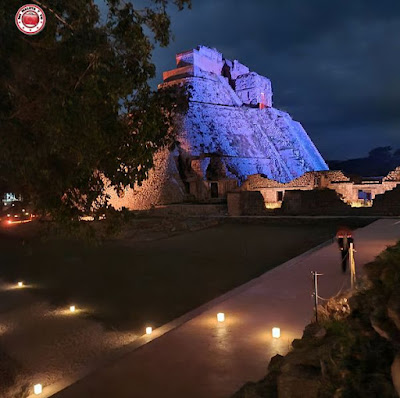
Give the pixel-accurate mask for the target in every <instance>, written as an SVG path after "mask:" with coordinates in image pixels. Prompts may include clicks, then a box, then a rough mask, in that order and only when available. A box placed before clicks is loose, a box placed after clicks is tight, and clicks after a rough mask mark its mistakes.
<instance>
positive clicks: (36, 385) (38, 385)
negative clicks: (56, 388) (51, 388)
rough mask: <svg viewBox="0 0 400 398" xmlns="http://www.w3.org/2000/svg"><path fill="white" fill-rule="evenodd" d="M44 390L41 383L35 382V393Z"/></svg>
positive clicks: (37, 393)
mask: <svg viewBox="0 0 400 398" xmlns="http://www.w3.org/2000/svg"><path fill="white" fill-rule="evenodd" d="M42 391H43V387H42V385H41V384H35V385H34V386H33V392H34V394H35V395H39V394H41V393H42Z"/></svg>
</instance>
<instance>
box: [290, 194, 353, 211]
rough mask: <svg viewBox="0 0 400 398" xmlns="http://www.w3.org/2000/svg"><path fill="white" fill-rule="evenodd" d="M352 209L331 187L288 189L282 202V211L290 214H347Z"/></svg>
mask: <svg viewBox="0 0 400 398" xmlns="http://www.w3.org/2000/svg"><path fill="white" fill-rule="evenodd" d="M351 210H352V209H351V207H350V206H348V205H346V204H345V203H344V202H343V201H342V200H341V199H340V197H339V195H338V194H337V193H336V192H335V191H333V190H331V189H318V190H312V191H303V190H296V191H287V192H286V193H285V197H284V200H283V203H282V212H283V213H284V214H290V215H321V214H322V215H337V214H340V215H345V214H351Z"/></svg>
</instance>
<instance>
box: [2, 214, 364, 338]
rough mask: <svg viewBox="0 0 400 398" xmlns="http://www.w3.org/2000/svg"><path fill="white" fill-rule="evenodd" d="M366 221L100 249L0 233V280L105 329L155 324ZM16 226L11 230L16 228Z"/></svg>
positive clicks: (222, 232)
mask: <svg viewBox="0 0 400 398" xmlns="http://www.w3.org/2000/svg"><path fill="white" fill-rule="evenodd" d="M370 221H371V220H363V219H362V220H361V219H360V220H346V221H343V220H334V219H325V220H312V221H307V220H291V221H284V220H279V219H277V220H271V221H266V222H265V221H263V222H262V223H261V222H260V223H256V224H254V223H252V224H239V223H229V222H228V223H225V224H222V225H219V226H216V227H212V228H208V229H204V230H201V231H197V232H190V233H186V234H182V235H178V236H174V237H171V238H168V239H162V240H154V241H148V242H128V243H127V242H126V241H125V242H122V241H113V242H108V243H106V244H104V245H102V246H100V247H94V246H88V245H86V244H84V243H82V242H76V241H75V242H74V241H66V240H55V239H53V240H46V241H43V240H41V239H39V238H34V239H31V240H30V241H29V242H28V243H25V244H22V238H21V235H18V234H14V233H13V234H9V233H6V232H4V231H0V250H1V266H0V279H3V280H5V281H11V282H16V281H18V280H24V281H26V282H27V283H32V284H33V285H35V286H37V287H36V288H35V289H32V291H34V292H35V293H37V294H40V295H42V296H44V297H45V298H46V299H48V300H49V301H50V302H52V303H54V304H56V305H68V304H69V303H76V304H77V305H79V306H82V307H88V308H90V309H91V312H90V314H89V316H91V317H94V318H96V319H98V320H100V321H102V322H103V323H104V324H105V325H106V326H108V327H111V328H120V329H124V328H130V329H133V330H136V329H137V330H143V327H144V325H145V324H152V325H153V326H154V327H157V326H160V325H162V324H164V323H166V322H168V321H170V320H172V319H174V318H176V317H178V316H180V315H182V314H184V313H185V312H187V311H189V310H191V309H193V308H196V307H197V306H199V305H201V304H203V303H205V302H207V301H209V300H211V299H213V298H215V297H217V296H219V295H221V294H222V293H224V292H226V291H229V290H230V289H232V288H234V287H236V286H239V285H241V284H243V283H245V282H247V281H249V280H251V279H252V278H255V277H257V276H259V275H261V274H262V273H264V272H266V271H268V270H269V269H271V268H273V267H275V266H277V265H279V264H281V263H283V262H285V261H287V260H289V259H291V258H293V257H295V256H297V255H299V254H301V253H303V252H305V251H306V250H308V249H311V248H312V247H315V246H316V245H318V244H320V243H322V242H324V241H326V240H327V239H329V238H331V237H332V236H334V235H335V233H336V230H337V227H338V225H343V223H346V225H348V226H350V227H353V228H356V227H360V226H364V225H366V224H368V223H369V222H370ZM24 227H25V226H23V225H21V226H19V228H24Z"/></svg>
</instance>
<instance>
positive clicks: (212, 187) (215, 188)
mask: <svg viewBox="0 0 400 398" xmlns="http://www.w3.org/2000/svg"><path fill="white" fill-rule="evenodd" d="M210 190H211V197H212V198H218V183H217V182H212V183H211V184H210Z"/></svg>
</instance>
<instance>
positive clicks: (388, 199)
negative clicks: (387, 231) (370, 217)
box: [372, 185, 400, 216]
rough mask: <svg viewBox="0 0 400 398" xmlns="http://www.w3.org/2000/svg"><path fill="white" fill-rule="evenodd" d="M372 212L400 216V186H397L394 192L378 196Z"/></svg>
mask: <svg viewBox="0 0 400 398" xmlns="http://www.w3.org/2000/svg"><path fill="white" fill-rule="evenodd" d="M372 210H373V211H374V212H376V213H378V214H382V215H388V216H392V215H396V216H398V215H400V185H397V187H396V188H394V189H393V190H392V191H387V192H386V193H384V194H382V195H377V196H376V197H375V200H374V204H373V206H372Z"/></svg>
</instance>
